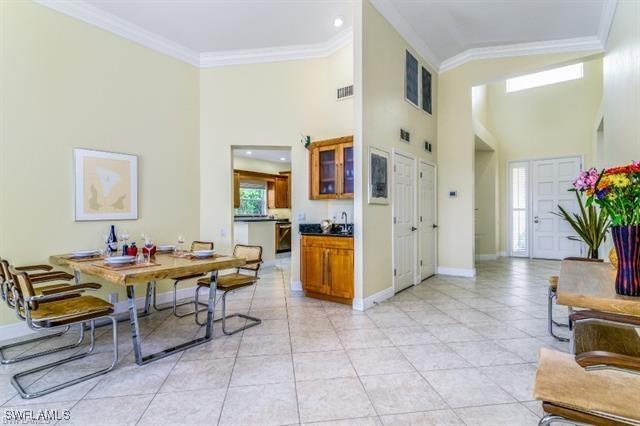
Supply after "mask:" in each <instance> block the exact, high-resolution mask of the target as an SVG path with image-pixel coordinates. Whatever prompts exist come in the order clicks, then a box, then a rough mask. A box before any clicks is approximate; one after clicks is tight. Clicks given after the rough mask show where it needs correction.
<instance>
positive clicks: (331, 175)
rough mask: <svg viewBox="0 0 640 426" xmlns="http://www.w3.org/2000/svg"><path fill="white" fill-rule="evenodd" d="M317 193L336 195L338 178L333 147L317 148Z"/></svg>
mask: <svg viewBox="0 0 640 426" xmlns="http://www.w3.org/2000/svg"><path fill="white" fill-rule="evenodd" d="M318 163H319V164H318V183H319V188H318V193H319V194H320V195H325V196H327V195H329V196H330V195H336V194H337V193H338V188H337V186H338V179H337V167H336V149H335V147H323V148H320V149H319V150H318Z"/></svg>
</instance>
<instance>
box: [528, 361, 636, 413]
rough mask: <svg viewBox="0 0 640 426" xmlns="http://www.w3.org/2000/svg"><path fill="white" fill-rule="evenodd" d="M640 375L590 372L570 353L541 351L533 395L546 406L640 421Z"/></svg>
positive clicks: (607, 371)
mask: <svg viewBox="0 0 640 426" xmlns="http://www.w3.org/2000/svg"><path fill="white" fill-rule="evenodd" d="M638 389H640V375H638V374H630V373H628V372H622V371H615V370H601V371H587V370H585V369H584V368H582V367H581V366H580V365H579V364H578V363H577V362H576V361H575V359H574V356H573V355H571V354H567V353H563V352H558V351H554V350H550V349H546V348H542V349H541V350H540V360H539V362H538V372H537V374H536V381H535V390H534V396H535V398H536V399H538V400H541V401H543V402H544V403H546V404H552V405H554V406H558V407H564V408H567V409H569V410H573V411H578V412H582V413H586V414H590V415H597V416H600V417H603V418H608V419H613V420H624V419H630V420H633V421H637V422H640V410H638V407H640V392H638Z"/></svg>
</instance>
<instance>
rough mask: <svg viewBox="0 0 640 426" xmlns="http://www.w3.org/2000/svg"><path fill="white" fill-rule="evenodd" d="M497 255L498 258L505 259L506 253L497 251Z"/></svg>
mask: <svg viewBox="0 0 640 426" xmlns="http://www.w3.org/2000/svg"><path fill="white" fill-rule="evenodd" d="M497 254H498V257H507V252H506V251H499V252H498V253H497Z"/></svg>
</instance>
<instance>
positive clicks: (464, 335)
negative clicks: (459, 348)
mask: <svg viewBox="0 0 640 426" xmlns="http://www.w3.org/2000/svg"><path fill="white" fill-rule="evenodd" d="M425 328H426V329H427V331H428V332H429V333H431V334H433V335H434V336H436V337H437V338H438V339H440V340H441V341H443V342H445V343H450V342H474V341H479V340H484V339H485V338H484V337H483V336H482V335H481V334H479V333H476V332H475V331H473V330H472V329H470V328H469V327H466V326H464V325H462V324H459V325H457V324H453V325H447V324H445V325H429V326H425Z"/></svg>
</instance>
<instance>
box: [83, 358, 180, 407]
mask: <svg viewBox="0 0 640 426" xmlns="http://www.w3.org/2000/svg"><path fill="white" fill-rule="evenodd" d="M173 366H174V363H173V362H154V363H151V364H148V365H144V366H139V365H135V364H134V365H131V366H127V367H122V368H119V369H116V370H114V371H112V372H110V373H108V374H106V375H105V376H104V379H103V380H102V381H101V382H100V383H99V384H98V385H97V386H96V387H94V388H93V390H91V392H89V393H88V394H87V396H86V397H85V398H91V399H95V398H106V397H113V396H126V395H144V394H154V393H156V392H158V390H159V389H160V387H161V386H162V384H163V383H164V381H165V380H166V378H167V376H168V375H169V373H170V372H171V370H172V369H173Z"/></svg>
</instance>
